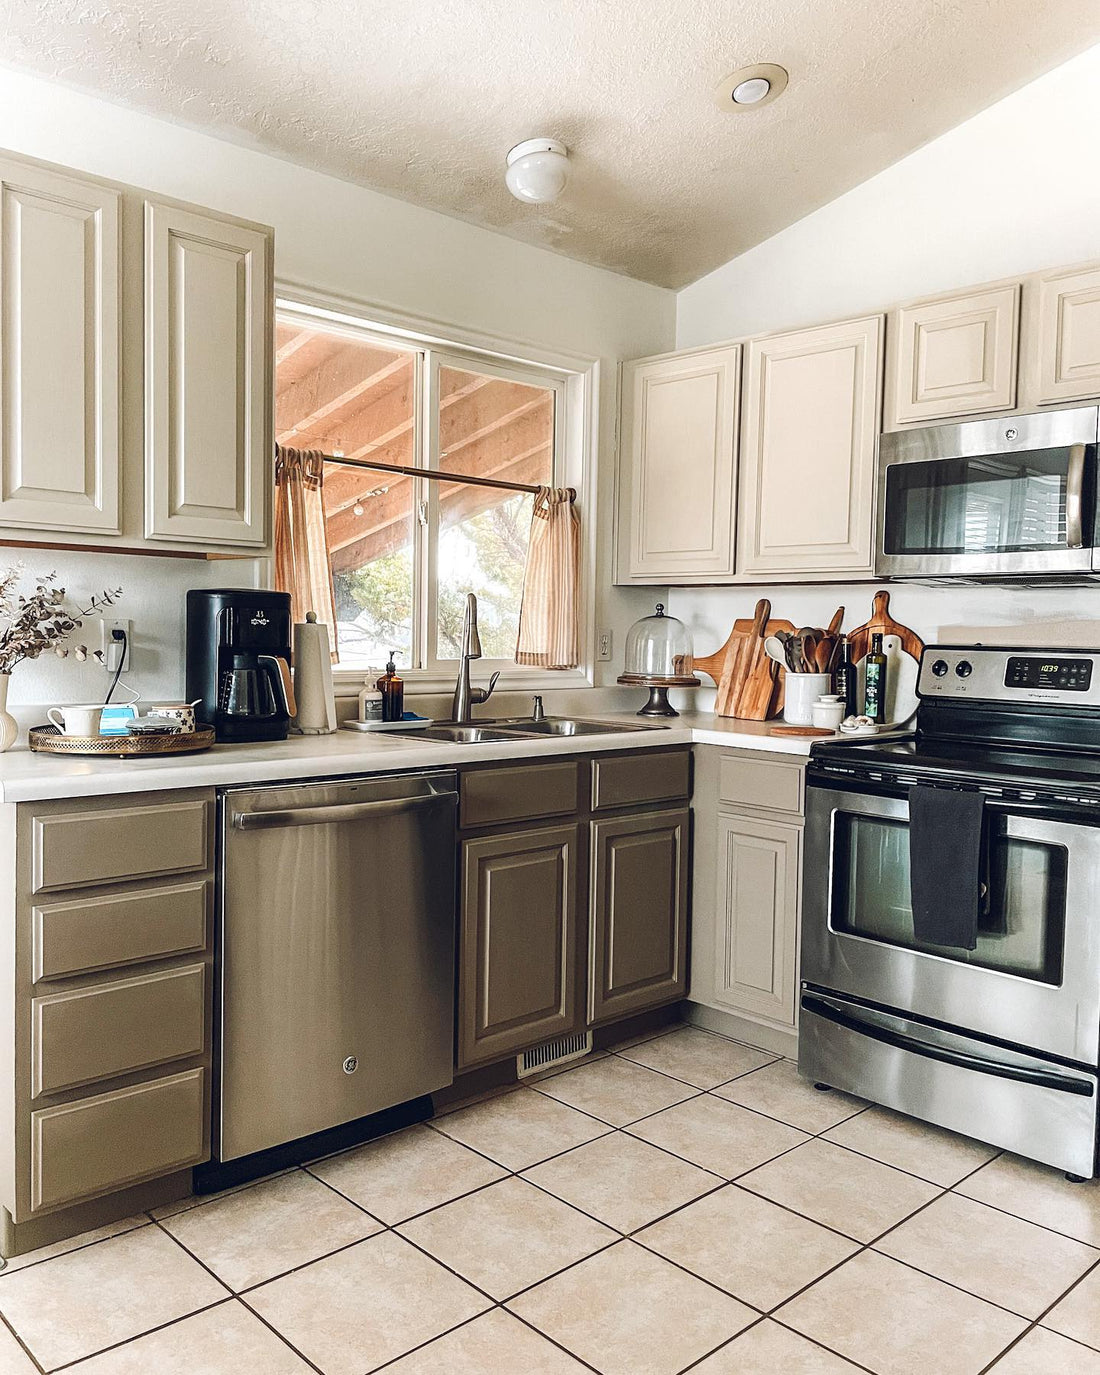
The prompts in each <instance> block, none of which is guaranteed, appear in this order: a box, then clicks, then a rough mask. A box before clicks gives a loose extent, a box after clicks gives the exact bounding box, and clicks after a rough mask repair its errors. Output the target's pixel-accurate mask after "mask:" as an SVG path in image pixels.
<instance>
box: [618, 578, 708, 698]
mask: <svg viewBox="0 0 1100 1375" xmlns="http://www.w3.org/2000/svg"><path fill="white" fill-rule="evenodd" d="M619 682H620V683H625V684H634V683H637V684H638V685H640V686H643V687H648V688H649V690H650V691H649V701H648V702H647V703H646V704H645V706H644V707H643V708H642V709H641V711H640V712H639V713H638V715H639V716H678V715H679V713H678V712H677V711H676V709H675V708H674V707H672V706H670V705H669V700H668V690H669V688H670V687H698V686H699V679H698V678H696V676H695V673H694V660H693V658H692V643H691V632H690V631H689V630H688V628H687V626H686V625H685V624H684V623H683V621H681V620H678V619H677V618H676V617H675V616H666V615H665V608H664V606H663V605H662V604H661V603H660V602H658V603H657V610H656V611H655V612H654V614H653V615H652V616H643V617H642V619H641V620H640V621H635V622H634V624H633V625H632V626H631V627H630V629H629V631H628V632H627V636H626V655H625V662H624V665H623V671H622V673H621V674H620V675H619Z"/></svg>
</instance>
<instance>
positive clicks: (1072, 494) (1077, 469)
mask: <svg viewBox="0 0 1100 1375" xmlns="http://www.w3.org/2000/svg"><path fill="white" fill-rule="evenodd" d="M1084 502H1085V446H1084V444H1071V445H1070V448H1069V466H1068V467H1067V469H1066V546H1067V548H1069V549H1082V548H1084V544H1085V529H1084Z"/></svg>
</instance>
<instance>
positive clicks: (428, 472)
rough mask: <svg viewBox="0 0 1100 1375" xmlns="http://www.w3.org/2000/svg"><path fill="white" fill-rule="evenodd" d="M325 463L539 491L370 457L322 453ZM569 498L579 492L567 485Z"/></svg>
mask: <svg viewBox="0 0 1100 1375" xmlns="http://www.w3.org/2000/svg"><path fill="white" fill-rule="evenodd" d="M322 459H323V460H324V462H325V463H342V464H343V465H344V466H345V467H346V468H370V469H371V470H372V471H373V472H376V473H398V474H400V475H401V476H402V477H427V478H434V479H435V480H436V481H438V482H469V483H471V484H473V485H474V486H476V487H500V488H502V489H503V490H504V491H506V492H537V491H538V490H539V489H538V486H537V484H535V483H531V482H502V481H501V479H500V478H497V477H473V476H471V475H470V474H469V473H444V472H442V471H440V470H439V469H438V468H402V467H398V466H396V465H395V464H393V463H373V462H371V460H370V459H369V458H337V457H336V455H335V454H322ZM566 491H567V492H568V493H569V500H570V501H576V499H577V493H576V489H575V488H573V487H567V488H566Z"/></svg>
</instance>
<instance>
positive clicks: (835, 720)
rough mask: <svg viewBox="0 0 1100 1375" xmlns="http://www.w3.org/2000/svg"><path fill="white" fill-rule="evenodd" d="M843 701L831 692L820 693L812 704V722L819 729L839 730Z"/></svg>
mask: <svg viewBox="0 0 1100 1375" xmlns="http://www.w3.org/2000/svg"><path fill="white" fill-rule="evenodd" d="M843 720H844V703H843V702H842V701H841V700H840V698H839V697H838V696H836V695H835V694H833V693H829V692H826V693H822V695H821V696H820V697H819V698H818V699H817V701H816V702H815V703H814V705H813V722H814V725H815V726H816V727H817V728H818V729H819V730H839V729H840V723H841V721H843Z"/></svg>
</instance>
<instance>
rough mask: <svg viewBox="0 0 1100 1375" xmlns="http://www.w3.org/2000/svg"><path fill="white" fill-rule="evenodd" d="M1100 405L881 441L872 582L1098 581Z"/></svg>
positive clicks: (901, 434)
mask: <svg viewBox="0 0 1100 1375" xmlns="http://www.w3.org/2000/svg"><path fill="white" fill-rule="evenodd" d="M1098 438H1100V407H1097V406H1081V407H1075V408H1074V409H1073V410H1061V411H1044V412H1043V413H1042V414H1039V415H1010V416H1005V417H1004V418H1003V419H1000V420H968V421H964V422H963V423H962V424H958V425H935V426H929V427H928V428H921V429H913V430H899V431H897V432H895V433H891V434H884V435H883V436H882V438H881V440H880V441H879V454H878V543H877V553H876V558H875V572H876V574H878V575H879V576H880V577H891V578H912V579H917V580H929V581H931V580H935V581H939V580H950V581H957V582H972V581H983V580H986V579H996V580H999V579H1008V578H1020V579H1025V580H1027V581H1031V582H1045V581H1047V580H1059V579H1060V580H1061V581H1063V582H1078V581H1084V580H1086V579H1091V578H1092V577H1094V576H1098V575H1100V548H1098V547H1097V520H1096V500H1097V471H1096V469H1097V441H1098Z"/></svg>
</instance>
